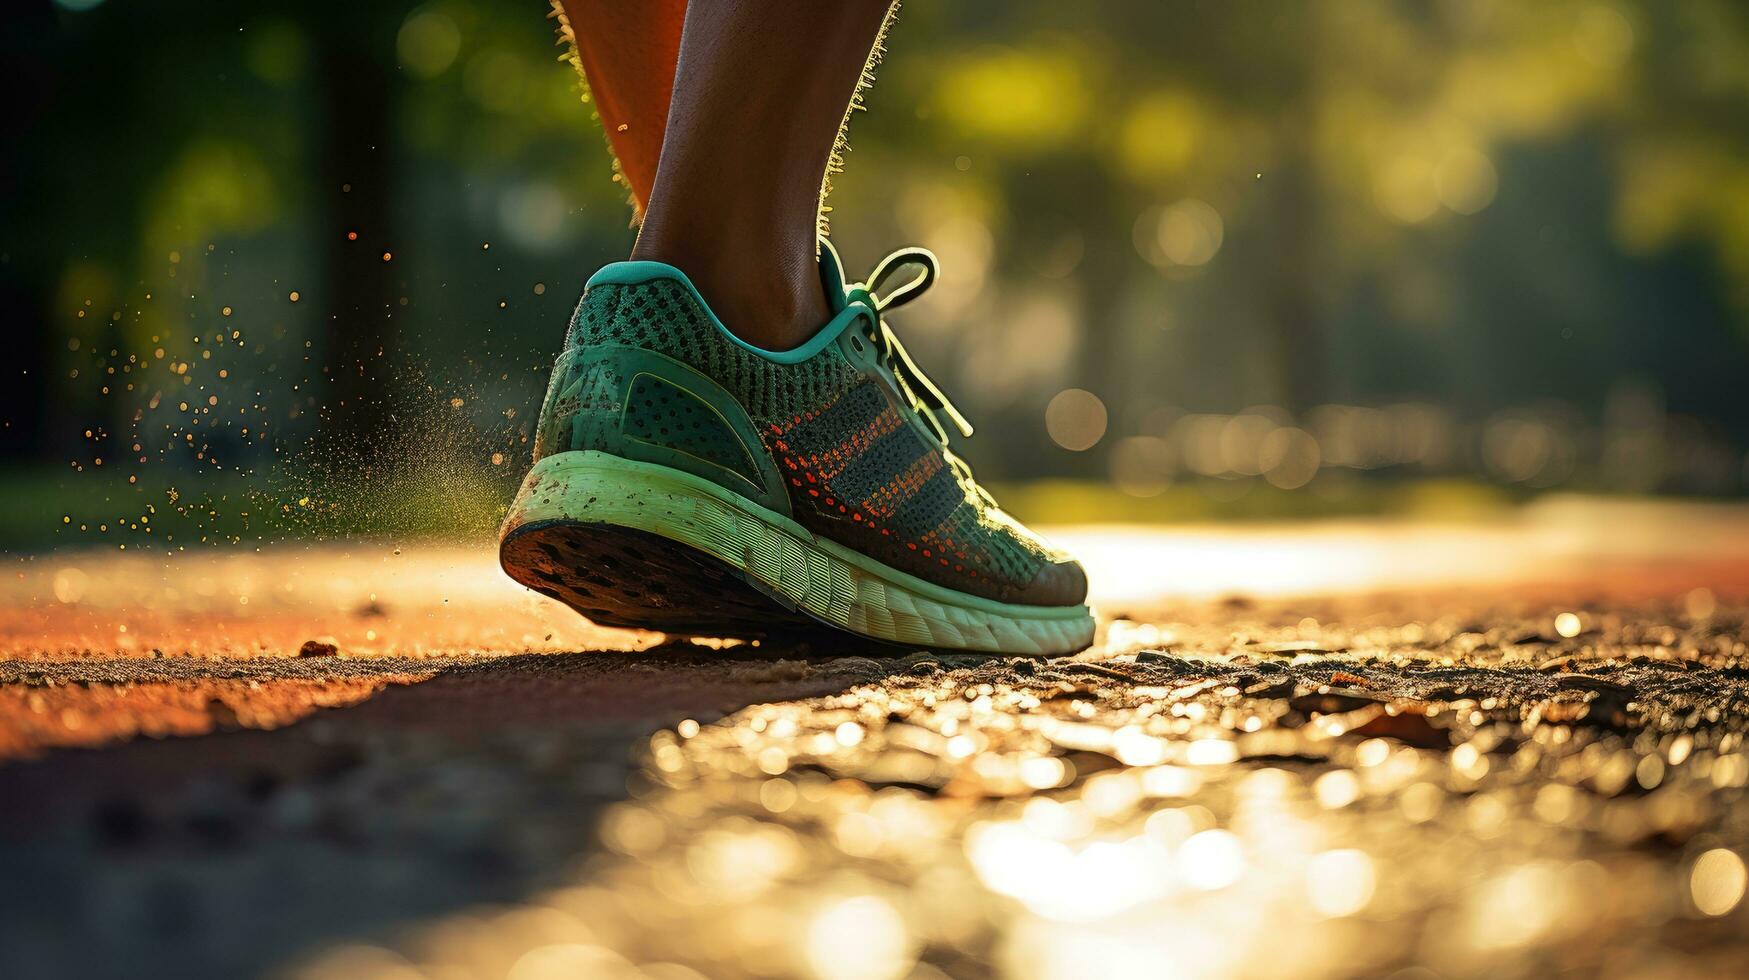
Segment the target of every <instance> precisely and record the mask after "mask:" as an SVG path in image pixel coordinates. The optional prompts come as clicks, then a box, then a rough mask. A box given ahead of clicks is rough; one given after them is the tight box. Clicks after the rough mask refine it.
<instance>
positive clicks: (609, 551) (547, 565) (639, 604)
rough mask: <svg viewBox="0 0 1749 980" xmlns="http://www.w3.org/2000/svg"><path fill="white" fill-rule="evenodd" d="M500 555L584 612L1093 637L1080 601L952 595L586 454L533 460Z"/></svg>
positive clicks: (703, 489)
mask: <svg viewBox="0 0 1749 980" xmlns="http://www.w3.org/2000/svg"><path fill="white" fill-rule="evenodd" d="M498 559H499V564H500V565H502V566H503V568H504V571H505V572H506V573H507V574H509V576H510V577H511V578H513V579H515V580H516V581H518V582H520V583H522V584H523V585H526V586H528V587H529V588H531V589H534V590H535V591H537V592H540V593H541V594H543V595H546V596H549V597H551V598H554V599H558V600H559V601H561V602H564V603H565V604H566V605H569V606H571V607H572V608H573V609H576V610H577V611H578V612H580V613H582V614H583V615H584V616H586V617H588V618H589V619H590V620H592V621H594V622H596V623H599V624H602V625H610V626H631V627H637V628H642V629H652V630H660V631H662V632H666V633H675V634H683V635H712V636H763V635H768V634H770V633H772V632H774V631H783V630H785V629H791V628H794V627H796V626H800V625H805V624H807V623H809V621H810V620H812V621H817V622H820V623H824V624H826V625H828V626H833V627H836V628H838V629H841V630H845V631H848V632H850V633H854V634H856V635H858V636H862V637H866V638H869V639H872V640H879V641H882V642H886V643H896V644H905V645H912V646H917V645H921V646H928V647H939V648H942V649H950V650H978V651H986V652H994V653H1011V654H1030V655H1049V654H1063V653H1073V652H1075V651H1077V650H1082V649H1085V648H1086V647H1087V646H1089V645H1090V644H1091V643H1092V642H1093V628H1094V622H1093V614H1092V612H1091V611H1090V610H1089V609H1088V608H1087V607H1086V606H1084V605H1077V606H1027V605H1018V604H1013V603H1002V602H996V601H994V600H991V599H985V598H983V597H981V596H974V595H970V594H967V593H964V592H958V591H955V590H953V589H948V588H945V587H942V586H938V585H935V584H933V583H931V582H925V581H924V580H922V579H920V578H917V577H916V576H913V575H910V574H908V573H905V572H902V571H899V570H898V569H896V568H892V567H889V566H887V565H884V564H881V563H880V562H877V561H874V560H873V559H871V558H869V557H867V556H866V555H861V554H858V553H856V552H854V551H851V550H850V549H848V548H845V547H844V546H842V545H840V544H838V543H836V542H834V541H829V540H825V539H823V538H819V537H817V536H815V535H813V534H812V533H810V532H808V531H807V530H806V529H804V528H803V527H802V526H801V525H799V524H797V523H795V522H794V521H792V520H790V519H789V518H786V517H784V516H782V515H780V514H777V513H775V512H773V511H771V510H769V509H767V508H765V507H762V506H760V505H759V504H756V503H754V502H753V501H751V500H748V499H746V498H745V497H742V496H740V495H738V494H736V493H734V492H733V491H730V490H726V489H724V488H722V487H719V486H717V485H716V484H714V483H711V482H710V481H708V480H705V479H703V478H700V477H697V476H694V475H692V474H690V473H686V472H682V471H680V470H676V469H672V468H670V467H666V466H660V465H656V464H652V463H642V462H638V461H635V460H628V459H622V458H620V457H617V456H612V455H609V454H607V453H602V452H598V451H595V450H585V451H578V452H565V453H556V454H554V455H552V456H548V457H547V458H545V459H542V460H541V461H540V462H538V463H536V464H535V466H534V468H533V469H531V470H530V471H529V473H528V476H527V477H526V478H525V479H524V480H523V483H522V489H521V490H520V491H518V493H517V495H516V500H515V502H514V503H512V504H511V506H510V512H509V514H508V516H506V518H505V521H504V528H503V531H502V533H501V535H500V545H499V552H498Z"/></svg>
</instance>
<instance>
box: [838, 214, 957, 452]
mask: <svg viewBox="0 0 1749 980" xmlns="http://www.w3.org/2000/svg"><path fill="white" fill-rule="evenodd" d="M908 265H915V266H920V267H921V268H922V270H923V271H922V272H920V273H919V274H918V275H917V276H916V277H915V278H913V279H912V280H911V281H910V282H907V283H905V284H904V285H902V286H900V287H898V288H897V289H894V290H893V291H892V292H890V293H887V294H886V295H885V296H882V295H880V294H879V293H878V292H876V290H878V289H880V287H881V284H882V283H884V282H886V281H887V280H888V279H890V278H892V275H893V273H895V272H897V271H898V270H899V269H902V268H904V267H905V266H908ZM940 273H941V263H940V262H938V261H937V260H936V258H935V253H934V252H931V251H930V250H928V249H926V248H922V247H920V246H912V247H910V248H901V249H899V250H898V251H896V252H894V253H892V254H891V255H888V256H887V257H886V258H884V259H882V260H881V261H880V263H879V264H878V265H876V266H875V267H874V271H873V272H871V273H869V276H868V278H867V279H866V280H864V281H862V282H859V283H852V284H851V285H850V286H848V287H846V291H847V292H848V294H849V301H850V302H852V303H862V304H863V305H865V306H867V307H868V308H869V309H870V310H872V311H873V313H874V315H873V316H872V317H870V318H869V330H868V334H867V336H868V338H869V340H871V341H872V342H874V344H875V345H876V346H877V347H878V349H879V350H880V354H881V358H882V360H884V361H885V363H886V365H887V367H888V368H889V369H891V370H892V372H893V376H894V377H895V378H897V379H898V381H899V389H900V390H901V391H903V392H904V393H905V396H906V398H907V399H908V400H909V401H910V402H911V407H912V408H914V409H916V410H917V414H918V415H921V416H923V418H924V419H925V420H926V421H928V422H929V424H930V426H931V427H932V428H934V429H935V432H936V434H937V435H938V436H940V437H941V441H942V442H943V443H945V442H947V430H946V429H945V428H943V426H942V424H941V419H940V416H941V415H945V416H947V418H948V420H949V421H951V422H953V425H954V428H956V429H958V430H959V432H960V434H961V435H963V436H967V437H970V436H971V434H972V423H970V422H968V421H966V417H965V416H964V415H962V414H960V410H959V409H957V408H955V407H954V406H953V403H952V402H950V401H948V399H947V395H945V394H943V393H942V391H941V389H940V388H938V387H936V385H935V382H933V381H931V380H929V376H928V375H926V374H924V373H923V369H922V368H920V367H918V366H917V362H916V361H913V360H912V359H911V355H910V353H908V352H907V351H906V350H905V345H904V344H902V343H900V342H899V336H898V334H895V333H894V332H893V328H892V327H889V326H887V321H886V318H885V317H884V316H883V315H882V314H884V313H885V312H886V311H887V310H892V309H897V308H898V307H900V306H903V305H905V304H906V303H909V302H911V301H912V300H914V299H916V298H917V297H918V296H921V295H922V294H923V291H924V290H926V289H928V288H929V287H930V285H931V284H933V283H934V282H935V277H936V276H937V275H940Z"/></svg>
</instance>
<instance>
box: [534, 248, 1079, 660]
mask: <svg viewBox="0 0 1749 980" xmlns="http://www.w3.org/2000/svg"><path fill="white" fill-rule="evenodd" d="M822 252H823V254H822V258H821V263H820V265H821V275H822V277H823V279H824V281H825V286H826V295H827V296H828V298H829V299H830V300H831V302H832V304H833V307H834V315H833V316H832V318H831V320H829V321H828V322H827V323H826V325H825V326H823V327H821V328H820V331H819V332H818V333H817V334H815V335H814V337H813V339H811V340H809V341H808V342H807V343H805V344H803V345H802V346H800V347H797V348H795V349H794V350H787V351H768V350H761V349H759V348H757V347H754V346H752V345H750V344H748V343H746V342H744V341H742V340H740V339H739V338H737V337H736V336H735V335H734V334H732V333H730V332H729V331H728V330H727V329H726V328H725V327H724V326H723V324H722V323H721V321H719V320H718V319H717V318H716V316H715V315H714V314H712V313H711V311H710V308H709V307H708V306H706V305H705V301H704V299H703V298H702V297H701V296H700V295H699V293H698V290H697V289H695V288H693V285H692V283H691V282H689V281H688V280H687V278H686V275H685V274H684V273H682V272H681V271H680V270H679V269H676V268H674V267H672V266H669V265H665V264H662V263H659V262H617V263H614V264H612V265H609V266H606V267H605V268H603V269H602V270H601V271H600V272H598V273H596V274H595V275H594V276H593V277H592V278H591V279H590V280H589V284H588V286H587V287H586V288H585V290H584V293H583V299H582V301H581V303H579V304H578V307H577V312H576V315H575V316H574V317H573V319H572V322H571V327H570V331H569V334H568V336H567V338H566V342H565V349H564V353H562V354H560V355H559V358H558V362H557V364H556V365H555V367H554V369H553V376H552V381H551V383H550V385H549V386H548V388H547V394H546V399H545V402H544V403H543V405H542V407H541V415H540V422H539V427H538V429H537V432H536V437H535V452H534V456H535V463H534V467H533V468H532V469H531V470H529V473H528V476H527V478H526V479H525V480H524V481H523V484H522V488H521V490H520V491H519V492H518V493H517V495H516V500H515V502H514V503H513V504H512V505H511V507H510V512H509V515H508V516H507V517H506V518H505V521H504V527H503V531H502V533H501V539H500V545H499V561H500V563H501V564H502V565H503V567H504V570H505V571H506V572H507V573H508V574H509V575H510V576H511V577H512V578H514V579H515V580H516V581H518V582H521V583H522V584H524V585H526V586H528V587H529V588H531V589H534V590H535V591H537V592H540V593H541V594H543V595H546V596H550V597H552V598H554V599H558V600H559V601H561V602H564V603H565V604H567V605H569V606H571V607H572V608H574V609H576V610H577V611H578V612H580V613H582V614H583V615H584V616H586V617H588V618H589V619H591V620H593V621H594V622H596V623H599V624H602V625H608V626H628V627H636V628H640V629H650V630H659V631H662V632H665V633H669V634H679V635H699V636H738V637H758V636H765V635H771V634H773V633H782V632H789V631H792V630H794V629H795V628H797V627H798V626H804V625H806V626H811V625H813V624H815V623H824V624H827V625H829V626H832V627H836V628H838V629H841V630H847V631H849V632H851V633H854V634H857V635H858V636H862V637H867V638H870V639H874V640H879V641H884V642H889V643H898V644H909V645H919V646H927V647H937V648H944V649H956V650H983V651H992V652H1000V653H1013V654H1061V653H1069V652H1073V651H1076V650H1080V649H1082V648H1084V647H1086V646H1087V645H1089V644H1090V643H1091V642H1092V641H1093V627H1094V622H1093V615H1092V613H1091V612H1090V611H1089V609H1088V608H1087V606H1086V605H1085V600H1086V596H1087V580H1086V576H1085V575H1084V574H1083V572H1082V570H1081V566H1080V565H1079V564H1077V563H1076V562H1075V561H1074V560H1073V559H1072V558H1070V557H1069V556H1067V555H1065V554H1064V553H1063V552H1061V551H1058V550H1056V549H1054V548H1052V547H1050V546H1049V545H1047V544H1046V543H1045V542H1044V541H1043V540H1041V539H1040V538H1039V537H1038V536H1037V535H1035V534H1033V533H1032V532H1030V531H1028V530H1027V529H1026V528H1025V527H1023V526H1021V525H1020V523H1019V522H1017V521H1015V520H1014V519H1013V518H1012V517H1010V516H1008V515H1007V514H1006V513H1004V512H1003V511H1002V510H1001V508H999V507H998V506H997V505H996V502H995V501H994V500H992V499H991V497H990V495H989V494H988V493H986V492H985V491H984V489H983V488H982V487H980V486H979V485H978V483H977V481H976V480H974V479H973V478H972V473H971V470H970V468H969V467H968V466H967V465H966V464H965V462H964V461H962V460H961V459H960V458H959V457H957V456H955V455H954V453H953V452H952V450H951V449H949V446H948V443H949V436H948V427H949V426H952V427H953V428H954V429H957V430H958V431H959V432H960V433H961V434H963V435H966V436H969V435H970V434H971V426H970V425H968V424H967V423H966V420H965V418H964V417H963V416H961V415H960V413H959V412H958V411H956V410H955V409H954V407H953V405H952V404H951V403H950V402H949V401H948V400H947V398H946V397H945V396H944V395H943V394H942V393H941V391H940V389H938V388H937V387H936V386H935V385H934V384H933V383H931V382H930V380H929V379H928V378H927V377H926V376H925V375H924V374H923V372H922V371H920V370H919V369H918V368H917V365H916V364H915V363H914V362H913V361H912V360H911V358H910V356H909V355H908V354H907V353H906V352H905V348H904V346H903V345H902V344H900V343H899V339H898V337H897V336H895V335H894V333H893V331H892V328H891V327H889V326H888V325H887V323H886V322H885V318H884V314H885V313H887V312H888V311H890V310H892V309H894V308H895V307H897V306H899V305H901V304H903V303H906V302H909V301H910V300H912V299H915V298H916V297H917V296H918V295H919V294H921V293H922V292H923V290H925V289H927V288H928V287H929V285H930V283H931V282H933V281H934V279H935V278H936V275H937V271H938V269H937V264H936V260H935V256H934V255H933V254H931V253H930V252H929V251H927V250H926V249H921V248H912V249H903V250H901V251H898V252H895V253H893V254H892V255H889V256H888V257H887V258H886V259H885V260H883V261H882V262H881V263H880V265H879V266H878V267H876V269H875V270H874V272H873V273H872V274H871V275H870V276H869V277H868V279H867V280H866V281H865V282H861V283H850V284H846V282H845V281H844V277H843V273H842V271H841V266H840V264H839V260H838V257H837V255H836V253H835V252H834V251H833V250H832V248H831V246H830V245H823V246H822ZM906 267H915V268H917V269H920V270H921V272H920V274H918V275H916V276H915V277H914V278H912V279H910V281H908V282H906V283H905V284H904V285H902V286H900V287H899V288H897V289H895V290H893V291H892V292H890V293H888V294H887V295H884V296H883V295H879V294H878V293H877V290H879V289H880V288H881V286H882V284H883V283H885V282H886V281H887V280H888V279H889V278H891V277H892V276H893V274H894V273H895V272H897V271H898V270H900V269H903V268H906Z"/></svg>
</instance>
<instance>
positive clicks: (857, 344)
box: [850, 334, 862, 354]
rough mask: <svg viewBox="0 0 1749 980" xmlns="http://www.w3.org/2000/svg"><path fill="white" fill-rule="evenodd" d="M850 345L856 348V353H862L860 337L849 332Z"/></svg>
mask: <svg viewBox="0 0 1749 980" xmlns="http://www.w3.org/2000/svg"><path fill="white" fill-rule="evenodd" d="M850 346H851V347H854V348H856V352H857V353H858V354H860V353H862V338H861V337H858V336H857V335H855V334H851V335H850Z"/></svg>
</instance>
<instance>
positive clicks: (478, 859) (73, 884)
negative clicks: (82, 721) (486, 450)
mask: <svg viewBox="0 0 1749 980" xmlns="http://www.w3.org/2000/svg"><path fill="white" fill-rule="evenodd" d="M699 650H700V648H698V647H696V646H691V645H685V644H676V645H668V646H664V647H658V648H655V649H653V650H650V651H646V652H642V653H625V652H610V653H579V654H559V655H551V654H548V655H530V656H510V657H502V658H493V659H486V660H479V661H467V660H450V661H446V662H443V663H442V664H440V665H438V666H437V667H436V669H435V670H434V669H433V665H432V664H430V663H428V662H422V661H418V660H408V659H402V658H397V659H396V660H393V661H385V662H375V661H370V660H357V661H349V660H343V659H338V658H329V659H327V661H326V663H325V664H322V665H319V666H317V667H314V668H312V666H311V661H308V660H291V659H279V658H275V659H261V660H254V661H229V662H225V661H199V660H189V659H181V658H166V659H157V660H139V659H133V660H96V661H80V662H64V663H18V662H11V663H8V664H7V667H8V671H9V673H11V674H16V675H19V676H16V677H8V678H5V679H6V680H8V681H10V682H13V683H24V684H29V683H31V682H34V683H35V685H36V686H37V687H39V688H45V689H50V690H52V689H53V688H55V687H58V686H62V685H74V686H79V685H105V686H108V685H118V686H120V687H122V688H126V687H128V686H130V685H137V686H151V685H169V686H172V687H177V686H182V687H186V686H187V685H191V684H199V683H202V682H210V681H211V680H212V679H213V678H215V677H218V678H221V679H223V680H224V681H226V682H228V683H241V684H244V685H246V686H249V687H251V688H252V689H253V690H254V691H256V692H258V693H261V694H263V695H265V694H266V693H268V692H271V690H272V688H273V687H274V686H275V685H276V684H280V683H298V682H307V681H308V680H309V678H310V677H312V676H318V677H319V676H320V675H321V674H322V673H323V672H324V671H326V672H330V673H332V674H333V675H335V676H337V677H341V678H351V679H358V678H360V677H364V678H369V677H393V678H396V679H410V680H412V681H413V683H397V684H394V685H392V686H388V687H386V688H384V689H382V690H381V691H380V693H377V694H376V695H375V696H373V697H368V698H367V699H366V700H363V701H361V702H358V703H356V704H355V705H354V706H353V707H350V708H346V709H344V710H327V711H322V712H319V713H317V714H315V715H312V716H310V717H309V718H308V720H306V721H303V722H301V723H297V724H292V725H290V726H288V727H285V728H281V729H278V730H275V731H252V730H230V731H219V732H217V733H215V734H211V735H208V736H205V737H200V738H175V739H168V740H155V739H141V740H135V741H130V742H127V743H125V744H120V745H115V746H113V747H108V748H99V749H71V750H66V749H63V750H58V751H54V752H52V753H50V754H49V755H47V756H45V757H42V758H39V759H36V760H33V761H26V762H15V763H12V764H10V765H7V766H5V767H4V768H0V799H3V800H5V801H6V803H5V806H4V807H0V880H3V881H4V882H5V887H4V888H3V889H0V948H4V949H6V950H8V954H7V959H8V964H9V965H8V968H7V970H6V972H7V973H8V974H9V975H12V976H18V977H39V976H74V975H78V976H91V977H98V976H128V977H189V976H242V975H250V974H253V973H256V972H258V971H260V970H261V969H262V968H263V967H264V966H268V965H271V964H282V963H285V962H287V961H288V960H291V959H295V958H297V957H298V956H299V955H300V954H302V953H304V952H305V951H307V950H311V949H314V948H317V947H320V946H322V945H325V944H328V943H332V942H334V941H337V940H341V939H345V938H353V937H369V936H381V935H383V934H385V933H387V932H388V931H390V930H392V929H393V927H394V926H395V925H397V924H398V923H401V922H406V921H410V920H417V919H422V918H427V917H431V916H435V915H441V914H444V913H446V912H451V911H455V910H458V909H461V908H463V907H471V906H475V905H478V904H479V903H481V902H494V901H509V900H512V899H515V898H518V897H520V896H525V895H527V894H529V893H531V892H533V891H536V890H538V889H540V888H542V887H544V886H548V885H551V884H554V883H557V882H559V881H561V880H563V879H565V878H566V876H567V875H568V874H572V873H574V872H575V869H576V865H577V864H578V862H579V861H581V860H582V859H583V857H584V856H585V854H586V852H587V851H588V850H589V848H590V846H591V841H592V840H593V839H594V834H593V828H594V824H595V820H596V817H597V815H598V813H599V811H600V809H601V807H602V806H603V805H604V804H606V803H609V802H612V801H615V800H619V799H622V798H625V797H626V796H627V794H628V792H631V793H634V794H635V793H637V792H639V791H640V787H639V786H637V785H635V784H634V785H632V786H630V787H629V788H628V776H630V775H632V774H633V769H632V757H633V751H632V750H633V747H634V745H636V744H639V743H640V742H641V741H642V740H643V739H645V738H646V737H647V736H648V735H649V734H650V733H651V732H652V731H654V730H656V729H659V728H662V727H664V726H673V725H675V724H676V723H678V722H680V721H681V720H683V719H686V718H693V719H699V720H702V721H705V722H709V721H710V720H712V719H715V718H718V717H721V716H724V715H727V714H730V713H732V712H734V711H737V710H739V709H741V708H743V707H745V706H747V705H749V704H755V703H760V702H764V701H780V700H790V699H796V698H806V697H814V696H819V695H825V694H830V693H833V692H836V691H841V690H844V689H845V688H847V687H850V686H853V685H857V684H864V683H868V682H871V681H878V680H880V679H881V678H882V677H883V676H885V674H886V673H887V672H888V671H889V670H897V669H903V667H904V666H905V662H904V661H898V660H891V659H883V660H876V659H871V658H869V657H864V656H850V657H835V658H832V657H821V656H818V655H814V656H809V654H813V653H815V652H816V651H815V650H813V649H812V648H810V647H808V646H807V645H806V644H805V643H803V644H789V645H776V646H773V645H767V646H766V647H765V648H764V649H757V650H756V649H754V648H750V647H740V648H732V649H729V650H723V651H710V650H706V651H703V652H699ZM868 652H876V651H868ZM886 652H889V653H890V651H886ZM422 675H423V676H425V677H426V678H427V679H424V680H419V679H418V678H419V677H420V676H422ZM213 703H214V704H215V705H219V704H220V702H218V701H214V702H213ZM219 710H220V711H221V712H223V711H226V710H230V709H226V708H223V707H221V708H220V709H219ZM221 721H222V720H221Z"/></svg>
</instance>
